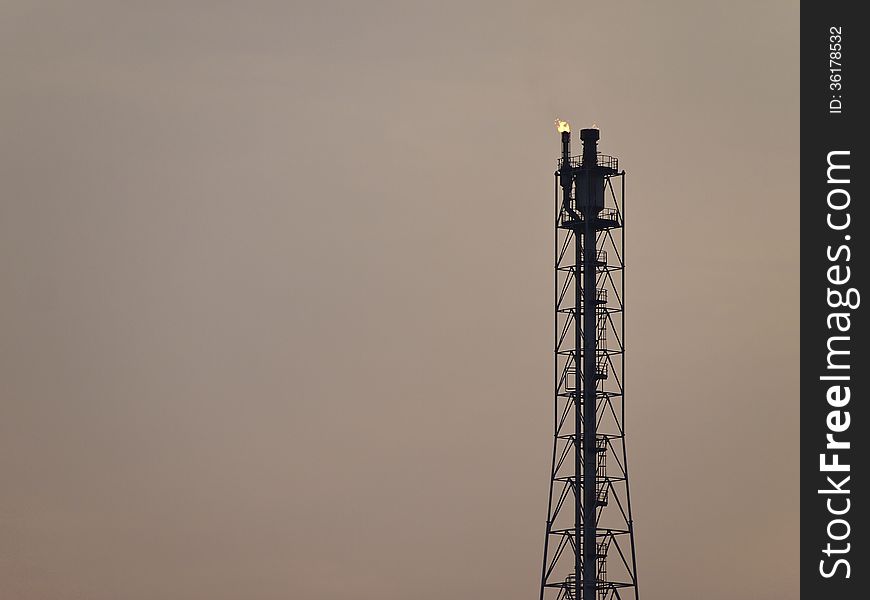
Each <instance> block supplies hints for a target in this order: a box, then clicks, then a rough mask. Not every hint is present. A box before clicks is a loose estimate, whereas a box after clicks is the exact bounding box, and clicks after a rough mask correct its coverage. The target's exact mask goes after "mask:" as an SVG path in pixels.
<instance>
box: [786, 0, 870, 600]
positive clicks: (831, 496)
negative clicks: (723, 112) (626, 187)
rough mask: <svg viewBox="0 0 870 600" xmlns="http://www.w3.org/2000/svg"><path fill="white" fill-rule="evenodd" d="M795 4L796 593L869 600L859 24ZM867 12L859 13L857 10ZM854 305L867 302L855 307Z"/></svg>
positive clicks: (832, 9)
mask: <svg viewBox="0 0 870 600" xmlns="http://www.w3.org/2000/svg"><path fill="white" fill-rule="evenodd" d="M861 4H862V3H859V2H822V1H820V0H815V1H812V2H801V19H800V21H801V25H800V77H801V82H800V127H801V130H800V137H801V148H800V211H801V215H800V223H801V224H800V235H801V242H800V245H801V252H800V260H801V283H800V302H801V312H800V320H801V322H800V326H801V350H800V357H801V365H800V373H801V375H800V377H801V397H800V411H801V413H800V423H801V424H800V434H801V443H800V461H801V482H800V494H801V498H800V499H801V517H800V527H801V531H800V536H801V548H800V567H801V575H800V577H801V582H800V583H801V595H802V596H803V597H804V598H807V599H810V598H813V599H815V598H819V599H821V598H825V599H826V598H837V600H858V599H859V598H868V597H870V585H868V581H870V574H868V572H870V561H868V556H870V553H868V546H870V532H868V531H867V514H868V512H870V506H868V496H870V495H868V493H867V492H866V491H862V490H867V489H870V470H868V468H867V460H866V454H867V451H866V448H867V446H868V445H870V426H868V420H870V411H868V410H867V409H866V408H865V405H866V403H867V402H870V361H868V360H867V352H866V350H867V348H868V346H870V339H868V337H870V332H868V328H867V322H868V318H867V314H866V313H867V311H868V310H870V288H868V286H867V284H866V282H867V281H868V271H870V257H868V253H867V245H868V244H867V237H868V236H870V210H868V204H870V197H868V186H867V180H868V177H870V171H868V167H867V165H868V152H867V140H866V137H867V136H866V131H867V127H866V126H865V125H864V123H865V122H866V121H867V119H866V118H865V117H866V115H865V114H864V113H865V112H867V111H870V102H868V97H867V84H866V79H867V75H868V73H867V71H868V67H870V61H868V58H867V57H868V51H867V50H868V48H867V46H868V44H867V40H868V37H870V22H868V21H867V20H866V19H864V20H862V19H860V18H859V10H858V9H859V7H861ZM865 8H866V7H865ZM865 304H867V305H866V306H865Z"/></svg>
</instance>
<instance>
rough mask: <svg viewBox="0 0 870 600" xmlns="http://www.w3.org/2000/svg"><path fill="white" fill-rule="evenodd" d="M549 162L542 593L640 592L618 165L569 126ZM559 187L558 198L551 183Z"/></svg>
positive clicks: (592, 137)
mask: <svg viewBox="0 0 870 600" xmlns="http://www.w3.org/2000/svg"><path fill="white" fill-rule="evenodd" d="M557 125H558V126H559V131H560V132H561V133H562V158H561V159H560V160H559V168H558V170H557V171H556V173H555V175H556V186H555V195H556V207H555V232H556V233H555V271H556V272H555V299H556V309H555V412H554V433H555V435H554V439H553V463H552V470H551V477H550V497H549V507H548V511H547V532H546V537H545V540H544V559H543V565H542V568H541V595H540V600H544V599H545V598H554V599H556V600H568V599H570V600H613V599H628V598H632V599H635V600H636V599H637V568H636V565H635V552H634V530H633V525H632V518H631V501H630V497H629V490H628V465H627V462H626V451H625V428H624V423H625V419H624V416H625V411H624V383H623V382H624V352H625V341H624V340H625V338H624V335H623V325H624V301H625V296H624V281H625V278H624V273H625V258H624V253H623V248H624V245H623V231H624V230H623V224H624V214H625V213H624V196H625V171H620V170H619V164H618V161H617V159H616V158H614V157H612V156H606V155H603V154H599V153H598V138H599V131H598V129H582V130H581V131H580V139H581V140H582V142H583V154H582V156H574V157H572V156H571V150H570V145H571V133H570V130H569V127H568V124H567V123H565V122H563V121H559V122H557ZM560 188H561V199H560V198H559V195H560V194H559V190H560Z"/></svg>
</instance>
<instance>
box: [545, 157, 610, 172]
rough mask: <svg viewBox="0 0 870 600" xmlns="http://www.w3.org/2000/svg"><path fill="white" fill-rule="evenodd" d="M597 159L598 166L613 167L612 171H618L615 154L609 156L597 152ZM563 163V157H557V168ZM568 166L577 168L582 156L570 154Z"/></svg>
mask: <svg viewBox="0 0 870 600" xmlns="http://www.w3.org/2000/svg"><path fill="white" fill-rule="evenodd" d="M596 158H597V160H598V166H599V167H605V168H607V169H613V170H614V171H619V159H618V158H616V157H615V156H610V155H608V154H598V155H597V156H596ZM564 163H565V159H564V158H560V159H559V168H560V169H561V168H562V166H563V165H564ZM568 166H571V167H575V168H579V167H582V166H583V157H582V156H570V157H568Z"/></svg>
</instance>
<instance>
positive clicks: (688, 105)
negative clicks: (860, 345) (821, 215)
mask: <svg viewBox="0 0 870 600" xmlns="http://www.w3.org/2000/svg"><path fill="white" fill-rule="evenodd" d="M0 69H2V72H3V83H2V84H0V182H2V184H0V185H2V199H0V285H2V300H0V478H2V480H0V481H2V490H3V491H2V494H0V597H3V598H9V599H13V598H14V599H16V600H43V599H46V600H47V599H51V600H55V599H60V600H67V599H83V600H119V599H120V600H155V599H160V600H200V599H202V600H238V599H245V600H272V599H275V600H278V599H282V600H286V599H292V600H309V599H310V600H345V599H347V600H400V599H402V600H404V599H407V598H415V599H417V600H441V599H445V598H451V599H463V598H490V599H496V598H498V599H500V600H528V599H530V598H536V597H537V591H538V584H539V576H540V572H539V570H540V560H541V551H542V542H543V533H544V525H545V523H544V522H545V517H546V508H547V506H546V501H547V483H548V470H549V467H550V465H549V460H550V450H551V435H552V432H551V411H552V397H551V392H552V343H553V342H552V260H553V259H552V256H551V253H552V219H551V210H552V187H553V183H552V172H553V169H554V168H555V160H556V158H557V156H558V152H559V138H558V136H557V134H556V132H555V130H554V129H553V125H552V123H553V119H554V118H555V117H557V116H559V117H562V118H565V119H568V120H570V121H571V122H572V123H574V125H575V127H576V128H579V127H580V126H584V125H586V126H588V125H590V124H592V123H593V122H594V123H596V124H598V125H599V126H600V127H601V131H602V139H601V146H600V147H601V150H602V151H603V152H605V153H608V154H613V155H616V156H618V157H619V158H620V165H622V166H624V167H625V169H626V170H627V173H628V176H627V187H628V191H627V221H626V222H627V229H626V235H627V255H628V271H627V277H628V285H629V288H628V296H627V301H628V308H627V332H626V339H627V344H628V349H629V350H628V355H627V374H628V383H627V410H628V415H627V427H628V435H629V439H628V452H629V461H630V467H631V472H632V500H633V504H634V512H635V521H636V537H637V555H638V566H639V577H640V584H641V590H642V593H643V595H644V596H645V597H646V598H648V599H662V598H667V599H669V600H694V599H696V598H701V597H702V598H705V599H706V600H726V599H728V600H730V599H733V598H753V599H759V600H774V599H777V600H779V599H783V598H794V597H796V596H797V591H798V562H797V561H798V554H797V543H798V497H797V491H798V488H797V485H798V456H797V450H798V446H797V442H798V383H797V375H798V306H799V304H798V295H797V294H798V222H799V218H798V140H799V137H798V106H799V105H798V3H797V2H790V1H776V2H746V1H745V2H697V1H688V0H687V1H680V2H675V1H670V2H644V1H634V2H579V1H573V2H524V3H516V2H495V1H492V2H471V3H468V2H458V1H450V2H447V1H441V2H425V3H423V2H409V1H407V0H405V1H396V2H380V1H378V2H375V1H367V2H341V3H339V2H305V3H300V2H292V1H291V2H286V1H278V0H276V1H273V2H220V1H213V0H211V1H204V0H203V1H184V2H179V1H173V2H165V1H160V2H158V1H149V2H110V1H105V2H98V1H92V0H79V1H76V2H60V1H56V2H36V1H33V0H27V1H24V0H17V1H9V0H6V1H4V2H2V3H0Z"/></svg>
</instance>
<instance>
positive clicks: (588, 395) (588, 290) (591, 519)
mask: <svg viewBox="0 0 870 600" xmlns="http://www.w3.org/2000/svg"><path fill="white" fill-rule="evenodd" d="M580 137H581V139H582V140H583V165H582V175H581V177H580V180H581V182H582V183H581V185H580V186H579V187H581V188H582V191H580V190H578V192H577V199H578V203H580V211H582V214H583V255H582V262H583V286H582V287H583V600H595V589H596V587H597V586H596V583H597V579H598V573H597V562H598V561H597V560H596V558H597V548H596V544H595V540H596V530H597V523H596V521H597V518H596V516H597V508H598V507H597V497H596V496H597V494H596V491H597V490H596V482H595V475H596V470H597V469H596V467H597V462H598V461H597V455H596V452H595V441H596V437H597V415H598V410H597V406H596V388H597V378H596V365H595V358H596V356H595V355H596V344H597V341H598V335H597V333H598V332H597V323H596V320H595V317H596V308H597V302H596V292H597V285H596V278H595V251H596V244H595V221H596V220H597V217H598V211H599V210H600V206H599V204H600V203H599V195H600V194H599V189H598V188H599V187H602V184H603V181H602V179H603V177H602V175H601V174H600V172H599V170H598V168H597V162H598V161H597V141H598V130H597V129H584V130H582V131H581V132H580ZM580 258H581V257H580V256H579V255H578V259H580Z"/></svg>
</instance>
